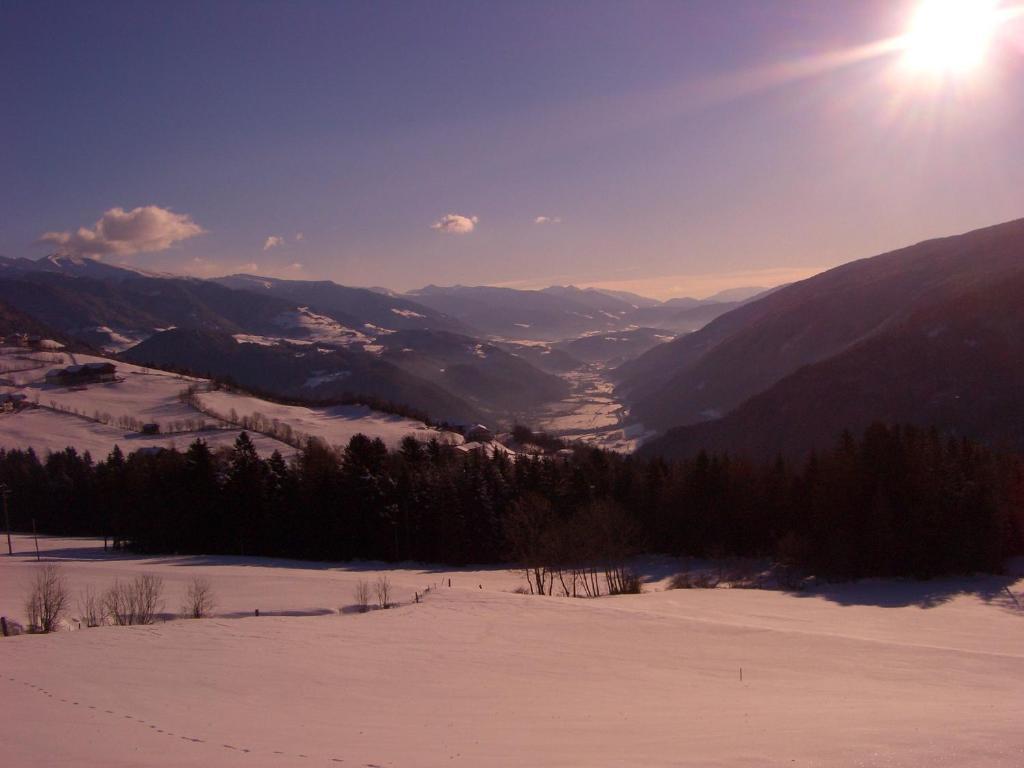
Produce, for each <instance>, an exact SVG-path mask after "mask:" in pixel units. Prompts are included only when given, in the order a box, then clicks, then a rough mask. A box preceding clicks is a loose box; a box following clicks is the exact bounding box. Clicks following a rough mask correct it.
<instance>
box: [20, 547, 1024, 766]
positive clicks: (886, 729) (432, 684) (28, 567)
mask: <svg viewBox="0 0 1024 768" xmlns="http://www.w3.org/2000/svg"><path fill="white" fill-rule="evenodd" d="M41 545H42V547H43V550H44V553H43V554H44V559H45V560H47V561H53V562H59V563H61V564H62V566H63V568H64V571H65V573H66V574H67V576H68V578H69V581H70V582H71V583H72V585H73V586H74V587H75V588H81V587H82V586H84V585H85V584H92V585H94V586H96V587H102V586H105V585H106V584H108V583H109V582H110V581H112V580H113V578H115V577H118V576H120V577H122V578H124V577H130V576H132V575H134V574H136V573H142V572H151V573H156V574H159V575H160V576H162V577H163V578H164V580H165V583H166V594H167V605H168V608H169V609H173V608H174V607H176V605H177V601H178V600H179V599H180V596H181V594H182V591H183V589H184V584H185V583H186V582H187V580H188V579H190V578H191V577H192V576H193V575H197V574H201V575H204V576H207V577H208V578H209V579H210V580H211V581H212V583H213V586H214V588H215V590H216V592H217V596H218V598H219V608H218V613H219V614H220V615H219V616H218V617H216V618H212V619H203V620H175V621H168V622H166V623H160V624H157V625H154V626H149V627H127V628H117V627H107V628H102V629H91V630H83V631H71V632H62V633H58V634H55V635H51V636H20V637H14V638H7V639H0V744H2V745H3V746H2V754H3V757H4V764H5V765H14V766H51V765H52V766H57V765H59V766H95V765H103V766H149V765H160V766H192V765H195V766H209V765H218V766H220V765H224V766H234V765H239V766H264V765H266V766H276V765H300V766H301V765H325V766H326V765H338V764H341V765H355V766H396V767H400V766H442V765H445V766H447V765H465V766H510V767H511V766H517V767H518V766H588V767H589V766H702V767H703V766H742V767H744V768H747V767H751V768H752V767H754V766H840V767H845V766H850V767H852V766H904V767H906V766H921V767H922V768H924V767H925V766H928V767H931V766H957V767H958V768H959V767H962V766H1006V767H1007V768H1009V767H1011V766H1013V767H1016V766H1020V765H1022V764H1024V731H1022V730H1021V727H1020V723H1021V717H1022V715H1024V646H1022V644H1021V640H1022V637H1024V614H1022V613H1021V611H1020V610H1019V609H1018V608H1017V607H1016V606H1015V604H1014V602H1013V599H1012V598H1011V597H1010V595H1009V593H1007V592H1005V591H1004V589H1003V588H1004V587H1006V586H1010V589H1011V590H1013V591H1015V592H1017V593H1018V594H1019V593H1020V588H1021V584H1020V583H1018V584H1016V585H1012V584H1010V583H1009V580H1005V579H1004V580H1000V579H996V578H985V579H973V580H960V581H939V582H926V583H886V582H877V583H872V584H853V585H846V586H840V587H835V588H830V589H829V590H828V591H821V592H811V593H804V594H802V595H800V596H795V595H789V594H785V593H781V592H769V591H759V590H686V591H671V592H664V591H651V592H648V593H646V594H642V595H635V596H623V597H616V598H604V599H599V600H589V601H584V600H571V599H559V598H540V597H530V596H525V595H518V594H513V593H511V591H509V590H511V589H512V588H514V587H515V586H516V585H517V584H519V583H521V582H520V580H519V576H518V574H517V573H515V572H510V571H504V570H449V569H445V568H441V569H431V568H421V567H408V568H399V569H391V570H389V571H388V572H387V573H388V574H389V575H390V577H391V579H392V581H393V582H394V584H395V591H396V597H397V598H398V599H399V600H401V601H402V602H403V605H402V606H401V607H398V608H395V609H392V610H388V611H374V612H371V613H369V614H357V613H349V612H341V613H339V612H338V608H339V607H344V606H346V605H348V604H350V603H351V602H352V587H353V585H354V584H355V582H356V581H357V580H359V579H361V578H371V579H372V578H374V577H375V576H376V575H377V572H376V571H375V570H374V566H373V565H365V566H352V565H347V566H346V565H340V566H332V565H327V564H301V563H294V562H289V561H273V560H265V561H260V560H255V559H243V558H226V557H221V558H203V557H154V558H136V557H132V556H107V555H105V554H104V553H103V552H102V549H101V548H98V547H97V545H96V543H95V542H90V541H83V540H61V539H44V540H42V541H41ZM15 546H16V549H17V554H16V555H15V556H14V557H6V556H0V613H2V614H5V615H8V616H11V615H13V616H15V617H19V618H20V617H21V615H22V610H21V607H20V597H21V593H22V585H23V584H24V582H25V581H26V580H27V579H28V578H29V576H30V575H31V572H32V569H33V568H34V567H35V565H34V563H33V560H34V556H32V555H31V554H30V550H31V546H32V544H31V539H30V538H24V537H17V539H16V541H15ZM448 578H451V579H452V587H451V588H448V586H447V583H448V582H447V579H448ZM430 584H433V585H437V587H438V588H436V589H433V590H431V592H430V593H428V594H427V595H426V597H425V599H424V602H422V603H420V604H415V603H410V600H411V598H412V596H413V591H414V590H423V588H424V587H426V586H427V585H430ZM659 586H660V584H654V585H653V588H654V589H658V588H659ZM255 608H260V609H261V613H262V614H264V615H261V616H260V617H258V618H256V617H253V616H251V613H252V611H253V609H255ZM268 612H277V613H278V614H284V613H291V614H292V615H269V616H268V615H266V614H267V613H268ZM243 614H244V615H246V618H233V617H235V616H241V615H243ZM741 668H742V680H741V678H740V669H741Z"/></svg>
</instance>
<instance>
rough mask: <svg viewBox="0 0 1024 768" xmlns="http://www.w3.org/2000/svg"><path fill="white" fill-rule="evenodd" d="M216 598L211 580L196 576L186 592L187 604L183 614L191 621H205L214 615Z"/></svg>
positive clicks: (182, 610)
mask: <svg viewBox="0 0 1024 768" xmlns="http://www.w3.org/2000/svg"><path fill="white" fill-rule="evenodd" d="M215 606H216V598H215V597H214V594H213V586H212V585H211V584H210V580H209V579H207V578H206V577H204V576H194V577H193V578H192V581H190V582H189V584H188V587H187V588H186V590H185V604H184V605H183V606H182V609H181V613H182V615H183V616H185V617H187V618H190V619H204V618H206V617H207V616H209V615H210V614H211V613H213V609H214V607H215Z"/></svg>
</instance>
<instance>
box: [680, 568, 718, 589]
mask: <svg viewBox="0 0 1024 768" xmlns="http://www.w3.org/2000/svg"><path fill="white" fill-rule="evenodd" d="M716 586H718V580H717V579H716V578H715V577H714V576H713V575H712V574H710V573H697V574H693V573H689V572H688V571H684V572H683V573H677V574H676V575H675V576H673V577H672V579H671V580H670V581H669V583H668V588H669V589H714V588H715V587H716Z"/></svg>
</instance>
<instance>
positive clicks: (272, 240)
mask: <svg viewBox="0 0 1024 768" xmlns="http://www.w3.org/2000/svg"><path fill="white" fill-rule="evenodd" d="M279 245H284V238H283V237H278V236H277V235H271V236H270V237H268V238H267V240H266V242H265V243H263V250H264V251H269V250H270V249H271V248H277V246H279Z"/></svg>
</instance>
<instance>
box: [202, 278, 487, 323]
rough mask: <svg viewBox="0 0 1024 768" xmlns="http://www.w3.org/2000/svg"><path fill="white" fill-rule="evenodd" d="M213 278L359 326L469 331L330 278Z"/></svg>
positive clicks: (433, 313)
mask: <svg viewBox="0 0 1024 768" xmlns="http://www.w3.org/2000/svg"><path fill="white" fill-rule="evenodd" d="M213 282H216V283H218V284H220V285H223V286H227V287H228V288H233V289H235V290H243V291H248V292H250V293H255V294H259V295H263V296H273V297H276V298H278V299H283V300H287V301H289V302H292V303H294V304H296V305H303V306H308V307H310V308H312V309H315V310H316V311H318V312H323V313H325V314H328V315H330V316H331V317H333V318H334V319H336V320H338V321H339V322H343V323H347V324H351V325H352V327H357V328H359V329H360V330H364V331H367V329H369V330H370V331H372V330H379V329H384V330H396V331H398V330H421V329H427V330H438V331H452V332H455V333H466V332H470V333H471V332H472V331H471V329H470V328H468V327H467V326H466V325H465V324H464V323H461V322H459V321H458V320H456V319H455V318H453V317H449V316H446V315H445V314H444V313H443V312H438V311H435V310H433V309H431V308H429V307H426V306H423V305H422V304H419V303H417V302H415V301H411V300H410V299H408V298H405V297H402V296H396V295H393V294H390V293H383V292H381V291H376V290H370V289H368V288H350V287H348V286H345V285H339V284H338V283H333V282H331V281H329V280H320V281H310V280H278V279H276V278H271V277H259V276H257V275H229V276H228V277H219V278H214V280H213Z"/></svg>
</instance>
